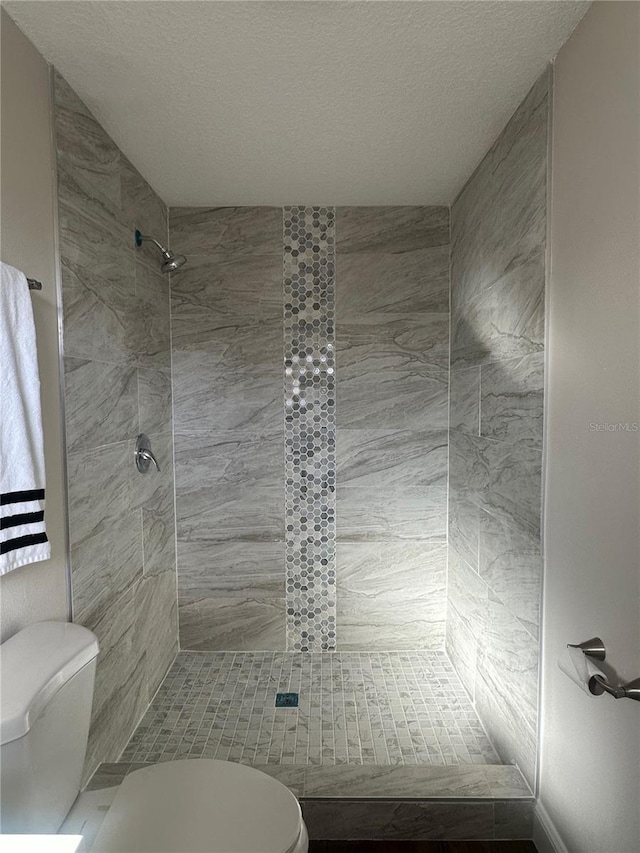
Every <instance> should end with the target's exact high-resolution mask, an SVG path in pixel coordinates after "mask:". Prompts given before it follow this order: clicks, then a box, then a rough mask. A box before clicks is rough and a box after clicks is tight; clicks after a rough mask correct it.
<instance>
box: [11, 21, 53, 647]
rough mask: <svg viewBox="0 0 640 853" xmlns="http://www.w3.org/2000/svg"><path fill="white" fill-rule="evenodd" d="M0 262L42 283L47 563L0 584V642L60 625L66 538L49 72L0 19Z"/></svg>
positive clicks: (39, 322) (38, 314) (36, 300)
mask: <svg viewBox="0 0 640 853" xmlns="http://www.w3.org/2000/svg"><path fill="white" fill-rule="evenodd" d="M1 15H2V19H1V33H0V37H1V44H2V58H1V59H2V65H1V71H2V78H1V92H2V115H1V119H2V124H1V130H2V133H1V146H2V147H1V187H0V189H1V195H0V201H1V226H0V256H1V258H2V260H3V261H4V262H5V263H8V264H11V265H12V266H15V267H18V268H19V269H21V270H23V271H24V272H25V273H26V274H27V275H28V276H30V277H31V278H37V279H39V280H40V281H42V282H43V285H44V288H43V290H42V292H40V293H36V292H34V291H32V299H33V305H34V314H35V321H36V333H37V336H38V360H39V364H40V381H41V386H42V416H43V420H44V443H45V458H46V473H47V483H46V488H47V500H46V522H47V531H48V534H49V538H50V540H51V559H50V560H46V561H44V562H41V563H34V564H32V565H29V566H24V567H22V568H19V569H15V570H14V571H12V572H9V574H7V575H4V576H3V577H2V578H1V579H0V598H1V621H0V628H1V636H2V639H3V640H4V639H6V638H7V637H9V636H10V635H11V634H13V633H15V632H16V631H17V630H19V629H20V628H21V627H23V626H24V625H27V624H29V623H31V622H37V621H39V620H42V619H66V618H67V603H66V601H67V594H66V534H65V515H64V506H65V499H64V486H63V473H62V472H63V457H62V438H61V416H60V379H59V371H58V307H57V294H56V264H55V228H54V213H53V211H54V198H53V191H54V190H53V179H52V177H53V176H52V170H53V153H52V145H51V117H50V94H49V66H48V65H47V63H46V62H45V60H44V59H43V58H42V56H41V55H40V54H39V53H38V51H37V50H36V49H35V48H34V47H33V45H32V44H31V42H29V41H28V40H27V39H26V38H25V37H24V36H23V34H22V33H21V32H20V30H19V29H18V28H17V27H16V26H15V24H14V23H13V21H12V20H11V19H10V18H9V16H8V15H7V14H6V12H5V11H4V9H3V10H2V11H1Z"/></svg>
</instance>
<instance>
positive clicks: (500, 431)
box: [480, 353, 544, 449]
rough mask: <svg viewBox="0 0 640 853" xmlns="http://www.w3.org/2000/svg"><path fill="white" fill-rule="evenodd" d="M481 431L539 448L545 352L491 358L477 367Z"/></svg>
mask: <svg viewBox="0 0 640 853" xmlns="http://www.w3.org/2000/svg"><path fill="white" fill-rule="evenodd" d="M480 371H481V375H482V381H481V387H482V391H481V400H480V434H481V435H484V436H487V438H494V439H498V440H500V441H510V442H513V443H517V442H520V441H524V440H531V441H533V442H534V443H535V445H536V446H537V447H539V448H540V449H542V415H543V399H542V394H543V388H544V354H543V353H535V354H533V355H528V356H523V357H522V358H516V359H513V360H507V361H500V362H494V363H492V364H488V365H485V366H484V367H482V368H480Z"/></svg>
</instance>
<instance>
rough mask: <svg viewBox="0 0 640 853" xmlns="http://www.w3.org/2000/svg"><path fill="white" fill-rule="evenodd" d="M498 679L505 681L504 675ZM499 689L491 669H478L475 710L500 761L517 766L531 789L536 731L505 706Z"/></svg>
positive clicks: (515, 712)
mask: <svg viewBox="0 0 640 853" xmlns="http://www.w3.org/2000/svg"><path fill="white" fill-rule="evenodd" d="M500 679H501V680H503V679H504V673H502V674H501V675H500ZM502 689H504V686H503V685H502ZM500 690H501V684H500V683H499V682H498V679H497V678H496V677H495V673H494V670H483V669H481V668H480V667H478V669H477V671H476V681H475V707H476V710H477V712H478V716H479V717H480V719H481V720H482V721H483V723H484V725H485V727H486V730H487V734H488V735H489V737H490V739H491V742H492V743H493V745H494V746H495V748H496V749H497V750H498V752H499V754H500V756H501V758H502V759H503V760H504V761H507V762H509V763H514V764H517V766H518V767H519V769H520V771H521V773H522V775H523V776H524V778H525V780H526V781H527V782H528V784H529V786H530V787H531V788H532V789H533V787H534V786H535V779H536V756H537V744H536V731H535V729H532V728H531V727H530V726H529V725H528V723H527V722H526V721H525V720H524V718H523V717H522V716H521V715H520V714H519V713H518V711H517V709H514V707H513V705H512V704H510V705H508V706H505V705H504V703H503V702H502V695H501V693H500Z"/></svg>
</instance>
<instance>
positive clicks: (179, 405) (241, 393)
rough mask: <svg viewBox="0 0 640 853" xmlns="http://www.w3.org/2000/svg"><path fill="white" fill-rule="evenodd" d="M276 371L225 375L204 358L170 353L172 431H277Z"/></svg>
mask: <svg viewBox="0 0 640 853" xmlns="http://www.w3.org/2000/svg"><path fill="white" fill-rule="evenodd" d="M280 373H281V368H280V367H279V366H278V367H277V368H276V367H272V366H271V365H269V366H267V367H262V368H261V369H260V370H259V371H258V373H257V375H256V374H255V373H252V372H251V371H248V370H246V369H243V368H242V367H236V368H232V369H231V370H225V369H224V367H222V366H221V365H220V361H219V358H218V357H217V356H215V355H209V354H207V353H201V352H192V351H183V350H174V353H173V377H174V386H173V399H174V407H175V409H174V410H175V424H176V429H177V430H178V431H180V432H189V431H192V430H225V429H227V430H233V429H242V430H247V429H252V430H254V431H258V430H270V431H274V430H276V429H278V428H279V427H280V428H281V427H282V411H281V402H282V377H281V376H280Z"/></svg>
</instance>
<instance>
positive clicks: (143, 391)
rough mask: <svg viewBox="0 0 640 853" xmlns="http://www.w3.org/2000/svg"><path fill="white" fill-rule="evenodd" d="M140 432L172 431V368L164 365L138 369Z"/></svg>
mask: <svg viewBox="0 0 640 853" xmlns="http://www.w3.org/2000/svg"><path fill="white" fill-rule="evenodd" d="M138 411H139V413H140V432H145V433H147V434H149V433H150V432H156V433H157V432H171V430H172V426H173V419H172V396H171V370H168V369H167V368H164V367H144V368H139V369H138Z"/></svg>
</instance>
